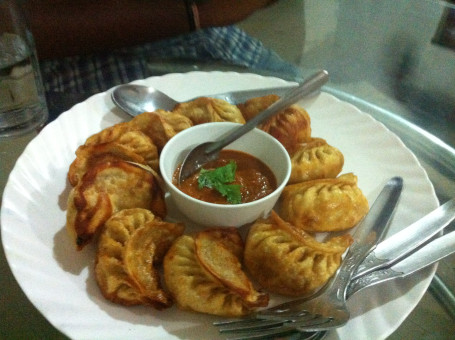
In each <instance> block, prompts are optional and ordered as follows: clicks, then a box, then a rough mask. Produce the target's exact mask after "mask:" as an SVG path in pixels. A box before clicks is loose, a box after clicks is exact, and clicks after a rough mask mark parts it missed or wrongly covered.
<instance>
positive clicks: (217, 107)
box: [172, 97, 245, 125]
mask: <svg viewBox="0 0 455 340" xmlns="http://www.w3.org/2000/svg"><path fill="white" fill-rule="evenodd" d="M172 112H174V113H178V114H181V115H183V116H185V117H188V118H189V119H190V120H191V121H192V122H193V124H194V125H197V124H202V123H211V122H233V123H240V124H244V123H245V119H244V118H243V115H242V113H241V112H240V110H239V109H238V107H237V106H235V105H232V104H229V103H228V102H227V101H225V100H222V99H216V98H208V97H199V98H196V99H194V100H192V101H189V102H186V103H180V104H178V105H177V106H176V107H175V108H174V110H172Z"/></svg>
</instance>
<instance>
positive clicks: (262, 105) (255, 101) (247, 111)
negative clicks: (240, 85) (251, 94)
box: [237, 94, 280, 121]
mask: <svg viewBox="0 0 455 340" xmlns="http://www.w3.org/2000/svg"><path fill="white" fill-rule="evenodd" d="M278 99H280V97H279V96H278V95H276V94H269V95H267V96H262V97H255V98H251V99H248V100H247V101H246V102H244V103H242V104H238V105H237V107H238V108H239V109H240V111H241V112H242V115H243V117H244V118H245V120H246V121H249V120H250V119H252V118H254V117H256V116H257V115H258V114H259V113H260V112H262V111H264V110H265V109H266V108H268V107H269V106H270V105H272V104H273V103H275V102H276V101H277V100H278Z"/></svg>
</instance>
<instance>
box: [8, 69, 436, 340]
mask: <svg viewBox="0 0 455 340" xmlns="http://www.w3.org/2000/svg"><path fill="white" fill-rule="evenodd" d="M138 83H142V84H147V85H152V86H155V87H156V88H158V89H160V90H163V91H165V92H166V93H168V94H170V95H171V96H174V97H175V98H176V99H181V100H184V99H189V98H192V97H195V96H197V95H208V94H214V93H217V92H224V91H229V90H241V89H253V88H262V87H274V86H281V85H286V84H289V83H286V82H285V81H283V80H280V79H276V78H270V77H262V76H258V75H253V74H238V73H224V72H193V73H187V74H169V75H166V76H162V77H152V78H149V79H147V80H142V81H138ZM301 104H302V105H304V106H305V108H306V109H307V111H308V112H309V114H310V116H311V119H312V130H313V136H315V137H322V138H325V139H326V140H327V141H328V142H329V143H330V144H332V145H334V146H336V147H338V148H339V149H340V150H341V151H342V152H343V154H344V156H345V166H344V169H343V172H344V173H346V172H354V173H355V174H356V175H357V176H358V178H359V186H360V188H361V189H362V190H363V192H364V193H365V195H366V196H367V197H368V199H369V201H370V203H372V202H373V201H374V199H375V197H376V196H377V195H378V193H379V192H380V190H381V188H382V186H383V185H384V184H385V182H386V181H387V180H388V179H389V178H390V177H393V176H402V177H403V178H404V190H403V194H402V197H401V201H400V204H399V207H398V210H397V213H396V215H395V218H394V220H393V222H392V225H391V227H390V234H392V233H394V232H396V231H398V230H400V229H402V228H404V227H406V226H407V225H409V224H411V223H412V222H414V221H415V220H417V219H419V218H420V217H422V216H423V215H425V214H426V213H428V212H430V211H431V210H433V209H434V208H436V207H437V206H438V201H437V198H436V196H435V193H434V190H433V186H432V184H431V182H430V181H429V179H428V177H427V175H426V173H425V171H424V170H423V169H422V167H421V166H420V165H419V163H418V161H417V159H416V157H415V156H414V155H413V154H412V153H411V151H410V150H408V149H407V148H406V147H405V145H404V144H403V143H402V142H401V141H400V140H399V138H398V137H396V136H395V135H394V134H393V133H391V132H390V131H389V130H388V129H387V128H385V127H384V126H383V125H382V124H380V123H378V122H377V121H375V120H374V119H373V118H372V117H370V116H369V115H367V114H365V113H362V112H360V111H359V110H358V109H357V108H355V107H354V106H352V105H350V104H348V103H345V102H342V101H340V100H338V99H336V98H335V97H333V96H331V95H329V94H326V93H322V94H320V95H319V96H318V97H316V98H313V99H311V100H309V101H307V102H305V103H303V102H302V103H301ZM126 119H128V116H126V115H125V114H123V113H121V112H120V111H119V110H117V109H115V108H114V105H113V104H112V102H111V100H110V93H101V94H98V95H95V96H93V97H91V98H89V99H88V100H86V101H85V102H82V103H80V104H78V105H76V106H74V107H73V108H72V109H71V110H69V111H67V112H65V113H63V114H61V115H60V117H59V118H58V119H57V120H55V121H54V122H52V123H51V124H49V125H48V126H46V128H44V130H43V131H42V132H41V133H40V134H39V135H38V136H37V137H36V138H35V139H34V140H33V141H32V142H31V143H30V144H29V145H28V147H27V148H26V150H25V151H24V153H23V154H22V156H21V157H20V158H19V160H18V162H17V164H16V166H15V168H14V169H13V171H12V173H11V175H10V178H9V181H8V183H7V186H6V188H5V192H4V198H3V203H2V212H1V227H2V240H3V246H4V249H5V252H6V256H7V259H8V262H9V265H10V266H11V269H12V271H13V273H14V275H15V277H16V279H17V281H18V282H19V284H20V286H21V288H22V289H23V291H24V292H25V294H26V295H27V296H28V298H29V299H30V300H31V301H32V303H33V304H34V305H35V306H36V307H37V308H38V310H40V311H41V313H43V315H44V316H45V317H46V318H47V319H48V320H49V321H50V322H51V323H52V324H53V325H54V326H55V327H56V328H57V329H59V330H60V331H61V332H63V333H64V334H66V335H67V336H69V337H71V338H74V339H136V340H137V339H194V340H201V339H216V338H219V335H218V334H217V332H216V330H215V328H214V327H212V326H211V323H212V322H213V321H215V320H216V319H217V318H215V317H211V316H206V315H199V314H196V313H187V312H182V311H179V310H177V309H176V308H175V307H173V308H171V309H169V310H166V311H161V312H159V311H156V310H154V309H152V308H147V307H132V308H131V307H129V308H127V307H122V306H119V305H115V304H112V303H110V302H108V301H106V300H105V299H104V298H103V297H102V296H101V294H100V292H99V290H98V287H97V285H96V283H95V279H94V275H93V262H94V248H93V246H89V247H87V248H86V249H84V251H82V252H76V251H75V250H74V247H73V245H72V244H71V243H70V240H69V238H68V236H67V234H66V230H65V227H64V225H65V210H66V200H67V195H68V190H69V184H68V183H67V180H66V174H67V171H68V167H69V165H70V163H71V162H72V161H73V159H74V152H75V150H76V148H77V147H78V146H79V145H80V144H82V143H83V142H84V141H85V139H86V138H87V137H88V136H89V135H91V134H93V133H95V132H98V131H100V130H101V129H103V128H105V127H108V126H110V125H113V124H114V123H118V122H120V121H123V120H126ZM434 270H435V266H433V267H432V268H429V269H427V270H424V271H421V272H420V273H417V274H415V275H414V276H412V277H410V278H407V279H405V280H395V281H393V282H388V283H385V284H383V285H378V286H375V287H371V288H370V289H367V290H364V291H362V292H359V293H358V294H357V295H355V296H353V297H352V298H351V299H350V301H349V309H350V310H351V312H352V320H351V321H350V322H349V323H348V324H347V325H346V326H345V327H343V328H341V329H338V330H337V331H336V332H332V333H331V334H330V335H329V336H328V339H336V338H341V339H380V338H385V337H386V336H388V335H389V334H390V333H392V332H393V331H394V330H395V329H396V328H397V327H398V326H399V325H400V323H401V322H402V321H403V320H404V319H405V318H406V317H407V315H408V314H409V313H410V312H411V310H412V309H413V308H414V307H415V306H416V304H417V303H418V302H419V300H420V298H421V297H422V295H423V294H424V292H425V291H426V289H427V287H428V285H429V283H430V281H431V278H432V276H433V274H434Z"/></svg>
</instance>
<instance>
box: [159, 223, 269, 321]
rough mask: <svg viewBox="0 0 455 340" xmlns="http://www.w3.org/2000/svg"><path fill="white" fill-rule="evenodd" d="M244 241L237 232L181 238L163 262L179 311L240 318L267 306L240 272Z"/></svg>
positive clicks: (263, 296) (223, 230) (216, 230)
mask: <svg viewBox="0 0 455 340" xmlns="http://www.w3.org/2000/svg"><path fill="white" fill-rule="evenodd" d="M242 253H243V241H242V239H241V238H240V235H239V234H238V231H237V229H236V228H212V229H207V230H204V231H202V232H200V233H198V234H196V235H195V236H194V237H192V236H189V235H184V236H181V237H180V238H179V239H178V240H177V241H176V242H175V243H174V244H173V245H172V247H171V249H169V251H168V253H167V254H166V256H165V258H164V279H165V282H166V286H167V288H168V289H169V291H170V293H171V294H172V296H173V298H174V300H175V302H176V303H177V305H178V306H179V308H181V309H185V310H193V311H196V312H200V313H207V314H213V315H221V316H229V317H233V316H242V315H246V314H249V313H251V312H252V311H253V310H254V309H255V308H257V307H263V306H266V305H267V304H268V296H267V295H266V294H263V293H260V292H257V291H256V290H255V289H254V288H253V285H252V284H251V282H250V280H249V279H248V277H247V276H246V275H245V273H244V272H243V271H242V268H241V258H239V256H241V255H242Z"/></svg>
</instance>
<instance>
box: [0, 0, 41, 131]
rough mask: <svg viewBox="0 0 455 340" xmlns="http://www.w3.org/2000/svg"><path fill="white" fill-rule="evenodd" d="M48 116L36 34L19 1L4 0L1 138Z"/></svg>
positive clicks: (0, 16) (0, 13) (0, 3)
mask: <svg viewBox="0 0 455 340" xmlns="http://www.w3.org/2000/svg"><path fill="white" fill-rule="evenodd" d="M47 118H48V109H47V105H46V98H45V95H44V89H43V85H42V80H41V75H40V71H39V65H38V59H37V56H36V49H35V44H34V40H33V35H32V33H31V32H30V30H29V28H28V25H27V22H26V19H25V16H24V14H23V13H22V11H21V9H20V7H19V5H18V4H17V1H13V0H0V138H2V137H10V136H19V135H23V134H26V133H28V132H30V131H31V130H34V129H37V128H39V127H40V126H42V125H43V124H44V123H45V122H46V120H47Z"/></svg>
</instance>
